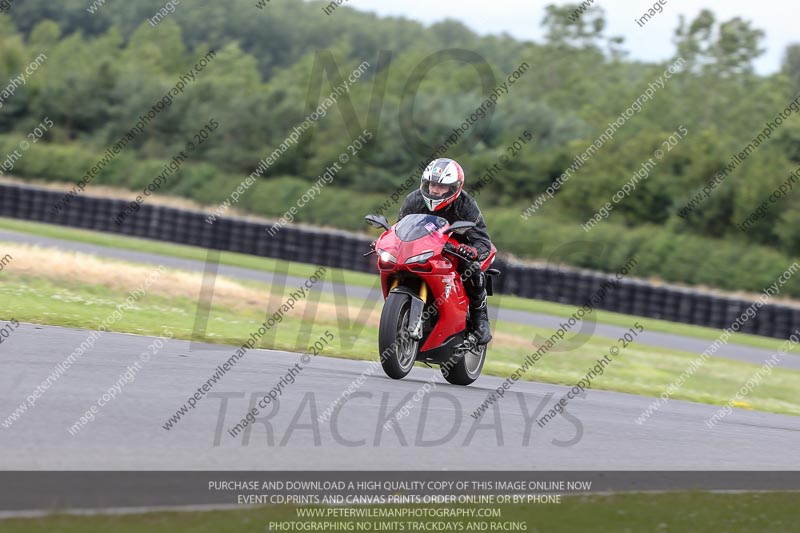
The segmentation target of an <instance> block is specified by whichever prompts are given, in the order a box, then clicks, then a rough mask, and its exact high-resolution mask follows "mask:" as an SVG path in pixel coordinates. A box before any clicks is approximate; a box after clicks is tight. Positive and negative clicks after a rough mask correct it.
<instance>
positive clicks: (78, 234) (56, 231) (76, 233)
mask: <svg viewBox="0 0 800 533" xmlns="http://www.w3.org/2000/svg"><path fill="white" fill-rule="evenodd" d="M0 229H6V230H11V231H17V232H22V233H29V234H32V235H39V236H42V237H50V238H55V239H64V240H69V241H76V242H82V243H87V244H95V245H99V246H108V247H111V248H120V249H124V250H133V251H141V252H147V253H154V254H161V255H166V256H170V257H178V258H182V259H193V260H196V261H205V260H206V254H207V250H206V249H204V248H198V247H194V246H184V245H178V244H173V243H165V242H159V241H151V240H147V239H138V238H133V237H125V236H121V235H114V234H106V233H100V232H95V231H87V230H80V229H74V228H65V227H62V226H54V225H51V224H42V223H38V222H28V221H20V220H15V219H7V218H0ZM220 264H224V265H229V266H236V267H241V268H249V269H253V270H260V271H264V272H275V271H279V272H286V271H288V272H291V273H292V275H294V276H298V277H307V276H309V275H311V273H313V272H314V270H316V266H315V265H309V264H306V263H295V262H291V261H282V260H278V259H271V258H265V257H257V256H252V255H245V254H239V253H233V252H222V253H221V254H220ZM287 264H288V269H287ZM331 272H336V273H337V279H340V280H342V279H343V280H344V282H345V283H346V284H348V285H357V286H362V287H372V286H374V285H375V284H376V278H377V276H376V275H374V274H366V273H362V272H354V271H351V270H342V269H331ZM490 303H491V304H492V305H494V306H497V307H500V308H504V309H515V310H518V311H528V312H533V313H541V314H547V315H553V316H559V317H569V316H571V315H572V314H573V313H574V312H575V310H576V306H570V305H564V304H559V303H554V302H546V301H542V300H532V299H527V298H519V297H516V296H507V295H495V296H493V297H491V298H490ZM593 314H594V315H595V317H596V319H597V320H598V322H600V323H603V324H610V325H615V326H621V327H629V324H631V323H632V321H633V320H634V318H635V319H636V320H638V321H639V322H640V323H641V324H642V325H643V326H644V327H645V328H646V329H647V330H648V331H658V332H662V333H671V334H673V335H680V336H686V337H695V338H699V339H707V340H709V341H711V342H713V341H714V340H716V339H717V338H718V337H719V335H720V332H719V331H718V330H716V329H712V328H705V327H701V326H693V325H690V324H680V323H676V322H667V321H665V320H658V319H654V318H644V317H633V316H631V315H624V314H620V313H613V312H611V311H604V310H601V309H600V310H596V311H595V312H594V313H593ZM711 342H709V344H711ZM730 342H731V343H735V344H741V345H743V346H752V347H754V348H763V349H766V350H772V351H777V350H778V348H779V347H780V345H781V344H782V341H780V340H777V339H771V338H767V337H759V336H757V335H748V334H744V333H735V334H734V335H733V336H732V338H731V341H730Z"/></svg>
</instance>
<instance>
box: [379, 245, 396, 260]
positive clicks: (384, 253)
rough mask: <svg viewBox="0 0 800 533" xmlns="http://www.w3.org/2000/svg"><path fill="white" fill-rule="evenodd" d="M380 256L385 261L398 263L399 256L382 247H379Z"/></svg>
mask: <svg viewBox="0 0 800 533" xmlns="http://www.w3.org/2000/svg"><path fill="white" fill-rule="evenodd" d="M378 257H380V258H381V261H383V262H384V263H397V258H396V257H395V256H393V255H392V254H390V253H389V252H387V251H386V250H383V249H382V248H378Z"/></svg>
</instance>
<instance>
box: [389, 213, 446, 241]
mask: <svg viewBox="0 0 800 533" xmlns="http://www.w3.org/2000/svg"><path fill="white" fill-rule="evenodd" d="M446 225H447V220H446V219H444V218H442V217H437V216H436V215H406V216H404V217H403V218H402V219H401V220H400V222H398V223H397V225H396V226H395V227H394V234H395V235H397V238H398V239H400V240H401V241H405V242H410V241H416V240H417V239H421V238H423V237H427V236H428V235H430V234H431V233H434V232H436V231H439V230H440V229H442V228H443V227H444V226H446Z"/></svg>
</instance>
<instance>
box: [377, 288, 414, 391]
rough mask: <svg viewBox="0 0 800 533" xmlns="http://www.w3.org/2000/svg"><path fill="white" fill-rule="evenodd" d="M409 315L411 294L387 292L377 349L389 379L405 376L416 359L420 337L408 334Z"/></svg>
mask: <svg viewBox="0 0 800 533" xmlns="http://www.w3.org/2000/svg"><path fill="white" fill-rule="evenodd" d="M410 315H411V297H410V296H409V295H407V294H403V293H399V292H392V293H389V297H388V298H386V303H384V305H383V311H382V312H381V324H380V329H379V330H378V348H379V350H380V357H381V366H382V367H383V371H384V372H386V375H387V376H389V377H390V378H392V379H403V378H404V377H406V376H407V375H408V373H409V372H411V369H412V368H413V367H414V361H416V359H417V352H418V351H419V340H414V339H411V338H410V337H409V336H408V332H409V329H410V328H409V324H408V320H409V316H410Z"/></svg>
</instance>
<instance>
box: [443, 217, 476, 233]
mask: <svg viewBox="0 0 800 533" xmlns="http://www.w3.org/2000/svg"><path fill="white" fill-rule="evenodd" d="M474 227H475V223H474V222H468V221H466V220H459V221H457V222H453V223H452V224H450V227H449V228H447V229H446V230H445V231H444V233H445V235H447V234H448V233H458V234H459V235H463V234H464V233H466V231H467V230H468V229H470V228H474Z"/></svg>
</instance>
